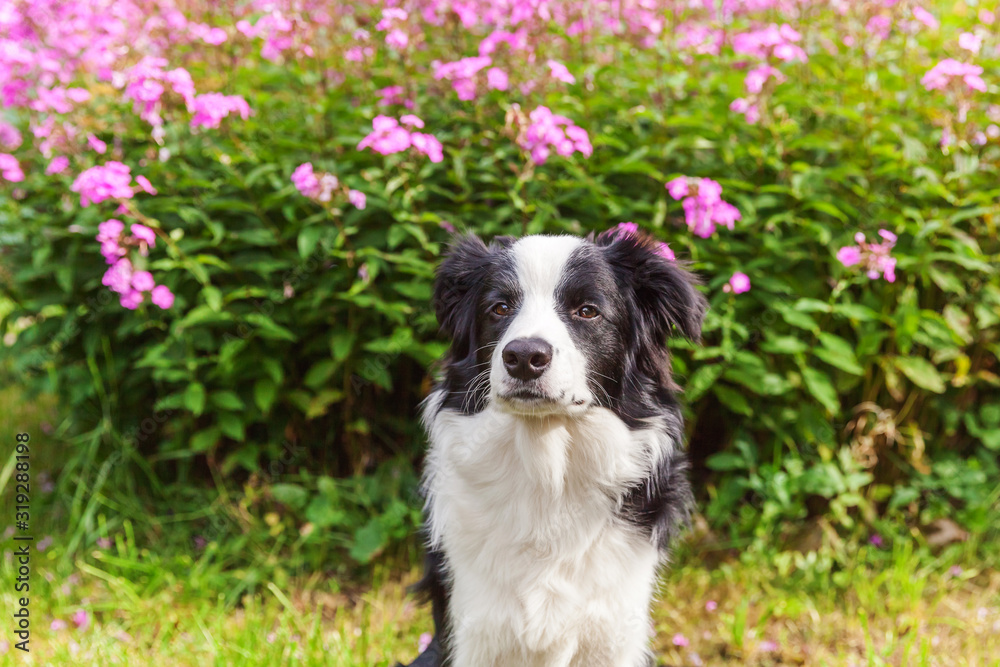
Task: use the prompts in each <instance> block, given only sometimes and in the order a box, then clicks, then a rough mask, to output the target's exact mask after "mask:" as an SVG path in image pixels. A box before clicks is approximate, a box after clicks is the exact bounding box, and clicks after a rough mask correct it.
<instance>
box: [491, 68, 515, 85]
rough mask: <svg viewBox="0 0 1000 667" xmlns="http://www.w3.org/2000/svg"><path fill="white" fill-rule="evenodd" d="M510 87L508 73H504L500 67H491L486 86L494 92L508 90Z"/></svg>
mask: <svg viewBox="0 0 1000 667" xmlns="http://www.w3.org/2000/svg"><path fill="white" fill-rule="evenodd" d="M509 85H510V80H509V79H508V78H507V72H505V71H503V70H502V69H500V68H499V67H491V68H490V69H489V70H487V72H486V86H487V87H488V88H491V89H492V90H507V88H508V86H509Z"/></svg>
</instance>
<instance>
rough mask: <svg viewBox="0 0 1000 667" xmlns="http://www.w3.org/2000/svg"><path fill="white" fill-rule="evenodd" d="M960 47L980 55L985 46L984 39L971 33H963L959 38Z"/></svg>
mask: <svg viewBox="0 0 1000 667" xmlns="http://www.w3.org/2000/svg"><path fill="white" fill-rule="evenodd" d="M958 46H959V47H960V48H963V49H965V50H966V51H972V52H973V53H977V54H978V53H979V50H980V49H981V48H982V46H983V38H982V37H980V36H979V35H976V34H974V33H971V32H963V33H962V34H961V35H959V36H958Z"/></svg>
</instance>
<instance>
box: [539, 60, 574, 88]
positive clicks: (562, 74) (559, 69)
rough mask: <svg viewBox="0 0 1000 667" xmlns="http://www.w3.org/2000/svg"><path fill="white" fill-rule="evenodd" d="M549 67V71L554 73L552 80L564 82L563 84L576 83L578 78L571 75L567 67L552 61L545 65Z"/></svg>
mask: <svg viewBox="0 0 1000 667" xmlns="http://www.w3.org/2000/svg"><path fill="white" fill-rule="evenodd" d="M545 64H546V65H548V67H549V71H551V72H552V78H553V79H555V80H556V81H562V82H563V83H576V78H575V77H574V76H573V75H572V74H570V73H569V70H568V69H566V66H565V65H563V64H562V63H560V62H557V61H555V60H550V61H548V62H547V63H545Z"/></svg>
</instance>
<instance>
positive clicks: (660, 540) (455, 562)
mask: <svg viewBox="0 0 1000 667" xmlns="http://www.w3.org/2000/svg"><path fill="white" fill-rule="evenodd" d="M659 247H660V245H659V243H658V242H657V241H655V240H653V239H652V238H650V237H648V236H645V235H643V234H640V233H635V232H621V231H617V230H614V231H611V232H605V233H604V234H602V235H600V236H599V237H597V238H596V239H592V238H587V239H581V238H577V237H573V236H528V237H525V238H522V239H519V240H514V239H511V238H498V239H496V240H494V241H493V242H492V243H491V244H490V245H488V246H487V245H486V244H484V243H483V242H482V241H481V240H479V239H478V238H477V237H475V236H472V235H468V236H464V237H461V238H460V239H458V241H457V242H456V243H455V245H454V246H453V248H452V249H451V251H450V253H449V254H448V256H447V258H446V259H445V260H444V262H443V264H442V265H441V267H440V269H439V272H438V275H437V282H436V285H435V290H434V305H435V309H436V312H437V317H438V321H439V322H440V323H441V328H442V330H443V331H444V332H445V333H446V334H447V335H448V336H449V337H450V338H451V341H452V344H451V348H450V351H449V353H448V355H447V358H446V360H445V365H444V377H443V379H442V381H441V382H440V384H439V385H438V386H437V387H436V388H435V389H434V391H433V392H432V393H431V395H430V396H429V397H428V398H427V400H426V402H425V404H424V408H423V415H424V423H425V426H426V429H427V432H428V435H429V438H430V450H429V453H428V456H427V461H426V471H425V478H424V489H425V492H426V494H427V505H426V510H427V523H426V530H427V533H428V537H429V553H428V557H427V572H426V576H425V578H424V580H423V581H422V582H421V584H420V588H421V589H422V591H423V592H424V593H425V594H426V595H427V596H428V597H429V598H430V599H431V600H432V602H433V605H434V621H435V626H436V636H435V638H434V641H433V642H432V644H431V646H430V648H428V650H427V651H425V652H424V653H423V654H422V655H421V656H420V657H419V658H418V659H417V661H416V662H415V663H413V664H414V665H415V666H421V667H423V666H424V665H427V666H430V665H435V666H437V665H451V666H454V667H522V666H532V667H570V666H573V667H576V666H579V667H584V666H586V667H639V666H640V665H642V666H645V665H648V664H651V658H652V656H651V654H650V651H649V648H648V644H649V639H650V636H651V634H652V626H651V622H650V614H649V606H650V601H651V599H652V597H653V594H654V589H655V585H656V579H657V571H658V569H659V567H660V565H661V564H662V563H663V562H664V560H665V555H666V549H667V546H668V543H669V542H670V540H671V538H672V537H673V536H674V534H675V533H676V532H677V530H678V528H679V527H680V526H681V525H682V524H683V523H684V522H685V521H686V520H687V518H688V514H689V508H690V505H691V503H692V497H691V491H690V487H689V485H688V481H687V477H686V469H687V464H686V461H685V458H684V455H683V453H682V451H681V439H682V436H683V428H682V427H683V424H682V417H681V410H680V407H679V405H678V402H677V399H676V397H675V394H674V392H675V389H676V388H677V387H676V385H674V383H673V381H672V380H671V377H670V362H669V356H668V353H667V348H666V345H665V341H666V338H667V337H668V336H669V335H671V334H673V333H674V332H677V333H680V334H682V335H684V336H687V337H688V338H691V339H697V338H699V336H700V333H701V322H702V318H703V316H704V313H705V310H706V307H707V304H706V302H705V299H704V297H702V296H701V294H700V293H699V292H698V291H697V290H696V289H695V284H696V280H695V279H694V278H693V276H692V275H691V274H689V273H688V272H687V271H685V270H684V269H683V268H681V266H679V265H678V264H677V263H675V262H674V261H672V260H669V259H666V258H665V257H664V256H662V255H661V254H659V252H658V250H659Z"/></svg>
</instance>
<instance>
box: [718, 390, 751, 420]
mask: <svg viewBox="0 0 1000 667" xmlns="http://www.w3.org/2000/svg"><path fill="white" fill-rule="evenodd" d="M712 393H713V394H715V395H716V396H717V397H718V398H719V401H721V402H722V404H723V405H724V406H726V407H727V408H729V409H730V410H732V411H733V412H736V413H739V414H741V415H746V416H747V417H750V416H752V415H753V409H751V407H750V404H749V403H747V399H746V398H744V397H743V394H742V393H740V392H738V391H736V390H735V389H733V388H732V387H727V386H726V385H724V384H717V385H715V386H714V387H712Z"/></svg>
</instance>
